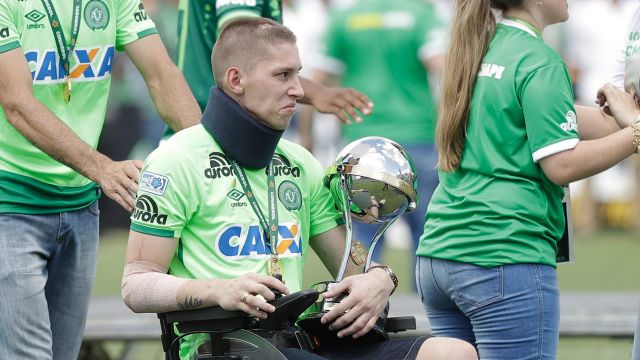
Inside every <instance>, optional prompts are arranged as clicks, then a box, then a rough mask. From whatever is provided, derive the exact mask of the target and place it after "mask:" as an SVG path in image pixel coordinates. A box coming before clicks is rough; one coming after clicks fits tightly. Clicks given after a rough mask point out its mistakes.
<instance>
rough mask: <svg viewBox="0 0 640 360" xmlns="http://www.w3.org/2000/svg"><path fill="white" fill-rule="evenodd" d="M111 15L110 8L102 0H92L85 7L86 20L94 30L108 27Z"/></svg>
mask: <svg viewBox="0 0 640 360" xmlns="http://www.w3.org/2000/svg"><path fill="white" fill-rule="evenodd" d="M109 17H110V15H109V8H108V7H107V5H106V4H105V3H104V2H102V1H101V0H91V1H89V2H88V3H87V5H86V6H85V7H84V22H85V23H87V26H88V27H89V28H90V29H91V30H93V31H96V30H100V29H102V30H104V29H106V28H107V25H109Z"/></svg>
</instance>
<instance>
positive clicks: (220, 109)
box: [202, 87, 284, 169]
mask: <svg viewBox="0 0 640 360" xmlns="http://www.w3.org/2000/svg"><path fill="white" fill-rule="evenodd" d="M202 125H203V126H204V128H205V129H206V130H207V131H208V132H209V133H210V134H211V136H212V137H213V139H214V140H215V141H216V142H217V143H218V145H220V147H221V148H222V150H223V151H224V152H225V154H226V155H227V156H229V157H231V158H232V159H234V160H235V161H237V162H238V164H239V165H240V166H242V167H244V168H253V169H262V168H266V167H267V166H268V165H269V163H270V162H271V158H272V157H273V154H274V152H275V150H276V146H277V145H278V142H279V141H280V138H281V137H282V134H283V133H284V130H274V129H272V128H270V127H268V126H266V125H264V124H263V123H261V122H260V121H259V120H258V119H256V118H255V117H254V116H253V115H251V114H250V113H249V112H247V111H246V110H245V109H243V108H242V107H241V106H240V104H238V103H237V102H236V101H235V100H233V99H232V98H231V97H230V96H229V95H227V94H225V93H224V92H222V90H220V89H219V88H218V87H213V88H211V92H210V93H209V101H208V103H207V107H206V108H205V110H204V114H203V115H202Z"/></svg>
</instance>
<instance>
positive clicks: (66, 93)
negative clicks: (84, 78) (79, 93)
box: [63, 76, 71, 104]
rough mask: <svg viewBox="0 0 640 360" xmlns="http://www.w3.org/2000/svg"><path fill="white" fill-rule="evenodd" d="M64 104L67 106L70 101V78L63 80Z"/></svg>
mask: <svg viewBox="0 0 640 360" xmlns="http://www.w3.org/2000/svg"><path fill="white" fill-rule="evenodd" d="M63 99H64V103H65V104H68V103H69V101H71V78H70V77H69V76H67V77H66V78H65V79H64V97H63Z"/></svg>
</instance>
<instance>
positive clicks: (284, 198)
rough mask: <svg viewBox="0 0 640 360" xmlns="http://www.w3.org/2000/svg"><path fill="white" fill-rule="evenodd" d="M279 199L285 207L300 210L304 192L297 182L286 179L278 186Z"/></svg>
mask: <svg viewBox="0 0 640 360" xmlns="http://www.w3.org/2000/svg"><path fill="white" fill-rule="evenodd" d="M278 199H280V202H281V203H282V205H284V207H285V209H287V210H289V211H291V210H300V208H301V207H302V193H301V192H300V188H298V185H296V184H295V183H293V182H291V181H289V180H285V181H283V182H282V183H280V186H279V187H278Z"/></svg>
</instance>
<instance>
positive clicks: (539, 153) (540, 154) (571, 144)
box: [531, 139, 580, 162]
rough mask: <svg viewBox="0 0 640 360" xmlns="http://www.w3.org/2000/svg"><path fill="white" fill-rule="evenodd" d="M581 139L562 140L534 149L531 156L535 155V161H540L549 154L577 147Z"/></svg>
mask: <svg viewBox="0 0 640 360" xmlns="http://www.w3.org/2000/svg"><path fill="white" fill-rule="evenodd" d="M579 141H580V139H567V140H562V141H560V142H557V143H554V144H551V145H547V146H545V147H543V148H540V149H538V150H536V151H534V152H533V154H532V155H531V156H532V157H533V161H535V162H539V161H540V160H542V159H544V158H546V157H547V156H550V155H553V154H557V153H559V152H563V151H565V150H571V149H573V148H575V147H576V145H578V142H579Z"/></svg>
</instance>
